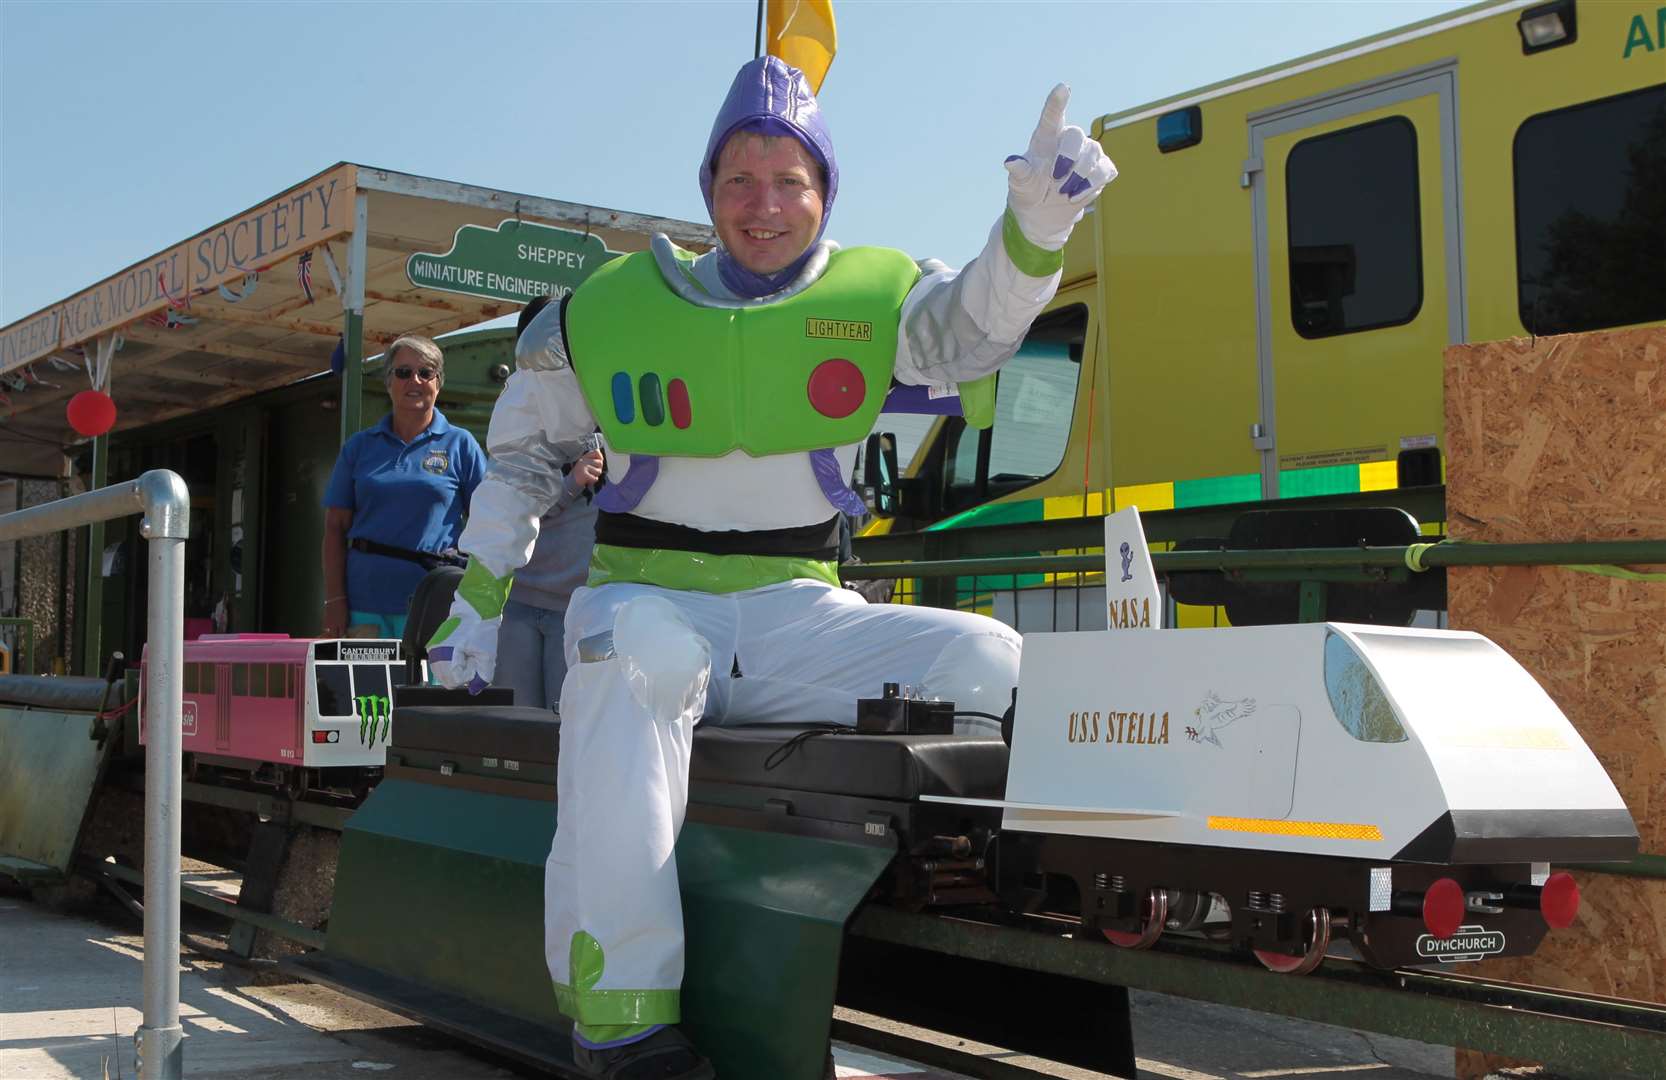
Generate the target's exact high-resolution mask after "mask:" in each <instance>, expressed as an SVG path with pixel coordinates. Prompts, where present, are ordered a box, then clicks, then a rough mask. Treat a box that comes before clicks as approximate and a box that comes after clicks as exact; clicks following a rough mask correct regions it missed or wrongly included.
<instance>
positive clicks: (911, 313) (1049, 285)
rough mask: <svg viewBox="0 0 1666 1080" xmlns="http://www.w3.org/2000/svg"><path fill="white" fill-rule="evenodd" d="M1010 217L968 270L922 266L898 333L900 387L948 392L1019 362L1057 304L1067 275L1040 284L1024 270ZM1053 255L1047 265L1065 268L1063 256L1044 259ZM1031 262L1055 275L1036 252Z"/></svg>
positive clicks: (997, 227)
mask: <svg viewBox="0 0 1666 1080" xmlns="http://www.w3.org/2000/svg"><path fill="white" fill-rule="evenodd" d="M1008 216H1010V215H1007V216H1003V218H1002V219H1000V220H998V221H996V222H995V225H994V226H993V227H992V228H991V229H990V230H989V240H988V242H987V243H985V244H984V246H983V251H982V252H980V253H979V254H978V257H977V258H975V259H973V260H972V261H971V262H970V263H968V264H967V265H966V268H965V269H964V270H950V269H948V268H947V267H944V266H943V265H942V264H941V263H932V262H926V263H921V265H920V268H921V270H923V271H924V273H923V274H922V275H921V276H920V280H919V281H918V282H917V283H916V284H915V286H914V288H913V289H912V290H911V291H910V292H909V294H908V297H907V299H905V300H904V301H903V305H902V324H901V326H900V327H899V328H898V330H897V363H896V376H897V381H898V382H901V383H905V384H908V385H911V386H942V385H947V384H951V383H960V382H969V381H971V380H972V379H978V378H982V377H983V376H985V375H988V374H989V373H990V372H992V371H994V370H996V369H997V368H999V367H1000V366H1001V365H1002V364H1004V363H1006V362H1007V361H1008V360H1010V359H1012V357H1013V354H1015V353H1016V352H1017V351H1018V346H1019V345H1020V344H1022V343H1023V341H1024V335H1025V334H1027V333H1029V330H1030V324H1031V323H1032V322H1034V321H1035V317H1036V316H1037V315H1039V314H1040V313H1041V309H1042V308H1044V307H1046V306H1047V304H1048V302H1049V301H1051V300H1052V299H1053V294H1054V293H1056V292H1057V291H1058V288H1059V280H1060V278H1061V277H1063V273H1064V272H1063V270H1062V269H1061V268H1053V269H1050V270H1049V272H1048V273H1047V274H1046V275H1045V276H1040V277H1037V276H1032V275H1031V274H1028V273H1025V272H1024V271H1023V270H1020V269H1019V268H1018V265H1017V264H1016V263H1014V262H1013V259H1012V256H1011V255H1009V254H1008V252H1007V248H1006V243H1007V239H1008V238H1007V237H1006V236H1005V235H1004V234H1005V233H1006V232H1007V231H1008V230H1007V229H1005V228H1004V227H1003V226H1005V225H1006V223H1007V217H1008ZM1011 239H1012V240H1013V242H1015V243H1021V244H1022V243H1023V241H1022V239H1021V238H1016V237H1015V238H1011ZM1025 246H1026V247H1029V245H1025ZM1048 254H1051V255H1052V258H1045V257H1044V258H1043V259H1041V260H1040V261H1043V262H1045V263H1048V264H1054V263H1062V257H1060V256H1059V255H1058V253H1042V255H1043V256H1046V255H1048ZM1026 255H1027V257H1028V258H1029V260H1030V266H1031V269H1046V268H1047V267H1042V266H1037V265H1036V262H1037V261H1038V260H1037V258H1036V251H1035V250H1031V251H1028V252H1026Z"/></svg>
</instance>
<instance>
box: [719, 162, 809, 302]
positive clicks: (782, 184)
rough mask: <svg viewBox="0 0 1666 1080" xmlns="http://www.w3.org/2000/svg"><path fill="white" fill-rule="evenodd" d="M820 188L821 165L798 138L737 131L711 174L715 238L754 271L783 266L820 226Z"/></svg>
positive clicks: (802, 252) (790, 262)
mask: <svg viewBox="0 0 1666 1080" xmlns="http://www.w3.org/2000/svg"><path fill="white" fill-rule="evenodd" d="M821 188H822V185H821V170H820V167H819V166H817V164H816V159H815V158H814V157H812V156H810V152H809V151H808V150H806V149H804V147H803V146H802V145H800V144H799V142H798V140H797V139H792V138H787V137H785V136H764V135H756V134H753V133H750V132H741V133H740V134H738V135H735V136H733V137H732V138H730V139H729V141H728V142H726V143H724V144H723V149H722V151H721V152H720V153H719V154H718V156H717V167H716V169H714V170H713V174H712V224H714V225H715V226H717V236H718V239H719V240H721V241H723V246H724V247H725V248H727V249H728V251H729V254H730V255H733V256H734V257H735V260H736V261H737V262H739V263H740V264H741V265H742V266H744V267H746V269H748V270H750V271H752V272H753V273H754V274H773V273H775V272H776V271H778V270H781V269H784V268H785V267H787V266H790V265H791V264H792V261H793V260H794V259H796V258H798V257H799V256H800V255H802V254H804V251H805V249H806V248H808V247H809V246H810V242H811V241H813V240H814V239H815V238H816V234H817V233H818V232H819V231H820V230H821V215H822V190H821Z"/></svg>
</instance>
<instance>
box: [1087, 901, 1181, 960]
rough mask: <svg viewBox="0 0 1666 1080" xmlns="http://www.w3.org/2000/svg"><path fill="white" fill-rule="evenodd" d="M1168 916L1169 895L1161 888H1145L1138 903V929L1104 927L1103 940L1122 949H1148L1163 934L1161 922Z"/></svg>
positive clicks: (1102, 931)
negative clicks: (1143, 898)
mask: <svg viewBox="0 0 1666 1080" xmlns="http://www.w3.org/2000/svg"><path fill="white" fill-rule="evenodd" d="M1168 917H1169V896H1168V893H1166V892H1164V891H1163V890H1162V889H1147V890H1146V893H1145V900H1144V901H1143V902H1141V904H1140V928H1139V929H1138V930H1112V929H1110V928H1109V927H1105V928H1103V929H1102V930H1101V933H1103V934H1104V935H1105V940H1106V941H1109V942H1110V943H1111V944H1112V945H1115V946H1117V947H1118V948H1123V949H1149V948H1151V946H1153V945H1155V944H1156V943H1157V939H1158V938H1160V937H1162V936H1163V924H1164V923H1165V922H1167V921H1168Z"/></svg>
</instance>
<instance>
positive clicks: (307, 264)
mask: <svg viewBox="0 0 1666 1080" xmlns="http://www.w3.org/2000/svg"><path fill="white" fill-rule="evenodd" d="M295 280H296V281H298V282H300V283H301V291H302V292H304V293H306V294H307V303H309V304H310V303H312V252H310V251H303V252H301V257H300V258H299V259H298V260H296V262H295Z"/></svg>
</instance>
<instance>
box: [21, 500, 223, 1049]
mask: <svg viewBox="0 0 1666 1080" xmlns="http://www.w3.org/2000/svg"><path fill="white" fill-rule="evenodd" d="M130 514H143V515H144V518H143V519H142V520H141V521H140V523H139V535H140V536H142V537H143V538H144V539H146V540H148V541H149V542H150V587H149V596H148V597H147V601H146V604H147V606H146V624H145V625H146V641H147V643H148V645H147V647H148V654H147V656H146V658H145V664H146V666H147V668H148V670H149V679H148V680H147V682H146V686H145V692H144V721H145V734H146V739H145V871H144V876H145V950H144V974H143V982H144V1023H143V1025H142V1026H141V1027H140V1028H139V1031H138V1034H137V1042H138V1051H139V1076H140V1078H141V1080H179V1077H180V1076H181V1075H182V1074H183V1072H184V1056H185V1055H184V1046H183V1038H184V1030H183V1029H182V1028H181V1027H180V1023H179V823H180V792H181V785H182V783H183V778H182V776H181V739H182V733H181V731H180V709H181V704H182V702H181V693H182V688H183V682H182V679H183V674H184V672H183V668H184V651H185V649H184V639H185V540H186V536H187V535H188V533H189V530H190V520H191V497H190V493H189V492H188V491H187V490H186V487H185V481H184V480H182V479H181V478H180V477H179V476H178V475H177V474H176V473H172V472H169V471H167V470H166V469H154V470H152V471H150V472H147V473H145V474H144V475H142V476H140V477H139V478H138V479H136V480H129V481H127V482H126V483H122V484H112V485H111V486H109V487H105V488H99V489H98V490H96V491H89V492H86V493H85V494H81V495H71V496H69V497H68V498H65V499H58V500H57V501H55V502H49V503H43V504H42V505H40V506H32V507H30V508H28V509H27V510H16V511H13V512H12V513H9V514H0V543H4V542H5V541H7V540H21V539H24V538H26V537H31V536H46V535H48V534H50V533H55V532H61V531H63V530H65V529H73V528H77V527H79V526H82V525H91V524H94V523H95V522H101V521H110V520H112V519H114V518H121V517H127V516H128V515H130ZM95 554H96V553H95Z"/></svg>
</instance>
